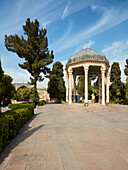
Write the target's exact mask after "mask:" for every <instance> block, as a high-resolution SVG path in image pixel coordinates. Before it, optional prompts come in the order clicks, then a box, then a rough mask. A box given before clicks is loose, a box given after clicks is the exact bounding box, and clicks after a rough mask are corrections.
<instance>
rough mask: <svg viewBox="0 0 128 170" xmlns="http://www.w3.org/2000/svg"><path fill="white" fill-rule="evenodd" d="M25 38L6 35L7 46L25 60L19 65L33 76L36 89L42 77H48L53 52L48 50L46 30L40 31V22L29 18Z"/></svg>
mask: <svg viewBox="0 0 128 170" xmlns="http://www.w3.org/2000/svg"><path fill="white" fill-rule="evenodd" d="M23 31H24V34H25V37H23V36H21V37H19V36H18V35H17V34H15V35H14V36H13V35H10V36H7V35H5V46H6V48H7V50H8V51H12V52H15V53H16V54H17V55H18V56H19V57H20V58H22V59H24V60H25V62H24V63H23V64H19V66H20V67H21V68H22V69H26V70H27V71H28V72H29V73H30V74H31V77H30V79H31V84H34V87H35V88H36V82H37V81H38V80H39V81H43V79H44V78H43V77H42V75H40V73H43V74H44V77H48V73H49V72H50V69H49V68H48V67H47V65H49V64H50V63H52V62H53V58H54V55H53V51H51V53H50V52H49V50H48V39H47V36H46V33H47V30H46V29H43V28H42V29H39V22H38V20H37V19H36V20H35V22H31V21H30V18H27V20H26V24H25V25H23Z"/></svg>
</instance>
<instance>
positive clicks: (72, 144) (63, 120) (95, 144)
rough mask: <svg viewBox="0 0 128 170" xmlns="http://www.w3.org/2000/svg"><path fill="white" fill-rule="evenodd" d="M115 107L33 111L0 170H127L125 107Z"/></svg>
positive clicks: (127, 117) (48, 107)
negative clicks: (97, 109) (114, 109)
mask: <svg viewBox="0 0 128 170" xmlns="http://www.w3.org/2000/svg"><path fill="white" fill-rule="evenodd" d="M92 107H93V106H92ZM115 107H118V108H119V109H117V110H118V111H115V112H88V111H85V110H80V109H75V110H73V109H70V110H68V109H66V108H65V109H61V106H60V105H57V104H46V105H45V106H42V107H39V108H37V109H36V113H35V115H34V117H33V118H32V119H31V120H30V121H29V122H28V123H27V124H26V125H25V126H24V127H23V129H22V130H21V132H20V133H19V134H18V135H17V136H16V137H15V138H14V139H13V140H12V141H11V143H10V144H9V145H8V146H7V147H6V148H5V150H4V151H3V153H2V154H1V155H0V170H2V169H7V170H46V169H47V170H102V169H103V170H128V106H118V105H117V106H115ZM93 110H95V109H94V107H93Z"/></svg>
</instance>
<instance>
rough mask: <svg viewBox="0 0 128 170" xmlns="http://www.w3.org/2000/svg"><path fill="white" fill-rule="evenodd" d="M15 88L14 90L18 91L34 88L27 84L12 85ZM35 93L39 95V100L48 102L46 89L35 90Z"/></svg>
mask: <svg viewBox="0 0 128 170" xmlns="http://www.w3.org/2000/svg"><path fill="white" fill-rule="evenodd" d="M13 85H14V86H15V89H16V90H18V89H20V88H26V87H27V88H31V87H34V85H30V84H28V83H13ZM37 91H38V93H39V100H45V101H47V102H48V101H50V97H49V94H48V93H47V89H46V88H37Z"/></svg>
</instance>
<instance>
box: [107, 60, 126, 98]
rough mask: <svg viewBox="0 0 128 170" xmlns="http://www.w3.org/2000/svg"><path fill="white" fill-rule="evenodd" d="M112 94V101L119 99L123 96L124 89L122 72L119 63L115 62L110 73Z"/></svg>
mask: <svg viewBox="0 0 128 170" xmlns="http://www.w3.org/2000/svg"><path fill="white" fill-rule="evenodd" d="M110 82H112V84H111V85H110V92H111V96H110V98H111V100H117V99H119V98H120V97H121V96H122V95H121V93H122V92H121V89H122V88H123V84H122V82H121V70H120V66H119V63H118V62H114V63H113V64H112V66H111V71H110Z"/></svg>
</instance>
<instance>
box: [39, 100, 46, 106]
mask: <svg viewBox="0 0 128 170" xmlns="http://www.w3.org/2000/svg"><path fill="white" fill-rule="evenodd" d="M45 104H46V101H45V100H40V101H39V102H38V106H43V105H45Z"/></svg>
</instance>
